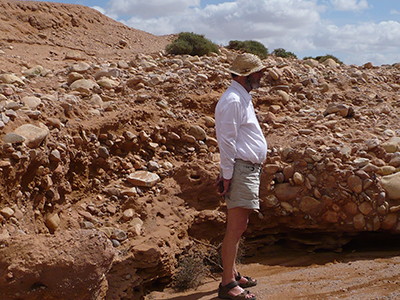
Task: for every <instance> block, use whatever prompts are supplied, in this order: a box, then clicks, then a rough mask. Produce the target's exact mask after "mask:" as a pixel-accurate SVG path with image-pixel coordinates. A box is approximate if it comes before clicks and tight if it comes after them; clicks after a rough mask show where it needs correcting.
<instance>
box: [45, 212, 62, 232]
mask: <svg viewBox="0 0 400 300" xmlns="http://www.w3.org/2000/svg"><path fill="white" fill-rule="evenodd" d="M60 223H61V220H60V217H59V216H58V214H57V213H53V214H50V215H48V216H47V217H46V226H47V228H48V229H49V230H50V231H51V232H54V231H56V230H57V228H58V227H59V226H60Z"/></svg>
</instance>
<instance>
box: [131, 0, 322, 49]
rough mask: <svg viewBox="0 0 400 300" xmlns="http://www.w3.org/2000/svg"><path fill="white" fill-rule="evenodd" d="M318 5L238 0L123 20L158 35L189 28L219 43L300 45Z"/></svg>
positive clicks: (307, 1)
mask: <svg viewBox="0 0 400 300" xmlns="http://www.w3.org/2000/svg"><path fill="white" fill-rule="evenodd" d="M319 9H320V8H319V7H318V6H317V4H316V1H314V0H302V1H299V0H237V1H235V2H224V3H221V4H218V5H208V6H206V7H204V8H203V9H201V8H199V7H194V8H192V9H189V10H187V11H186V13H185V14H181V15H176V16H173V17H168V16H164V17H158V18H148V19H143V18H140V17H136V16H135V17H133V18H130V19H128V20H125V21H124V23H126V24H127V25H129V26H132V27H134V28H137V29H141V30H144V31H147V32H151V33H153V34H158V35H161V34H170V33H178V32H182V31H191V32H195V33H199V34H204V35H205V36H206V37H207V38H209V39H211V40H212V41H214V42H216V43H219V44H224V43H227V42H228V41H230V40H235V39H237V40H249V39H251V40H259V41H261V42H263V43H264V44H265V45H266V46H267V47H269V45H270V44H279V43H280V42H284V44H285V46H290V45H292V44H297V45H299V46H300V47H301V44H303V43H304V44H305V45H307V44H308V43H309V42H308V41H307V40H306V39H307V37H308V36H310V33H312V32H314V30H315V29H316V25H317V24H318V23H319V20H320V17H319V12H318V11H319ZM277 47H278V45H277ZM279 47H281V46H280V45H279ZM288 48H290V49H293V48H292V47H288Z"/></svg>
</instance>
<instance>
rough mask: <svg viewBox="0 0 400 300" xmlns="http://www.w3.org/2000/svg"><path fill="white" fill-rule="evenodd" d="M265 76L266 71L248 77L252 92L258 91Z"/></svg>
mask: <svg viewBox="0 0 400 300" xmlns="http://www.w3.org/2000/svg"><path fill="white" fill-rule="evenodd" d="M263 75H264V70H261V71H258V72H256V73H252V74H250V75H249V76H248V83H249V84H250V86H251V89H252V90H254V89H258V88H259V87H260V81H261V78H262V77H263Z"/></svg>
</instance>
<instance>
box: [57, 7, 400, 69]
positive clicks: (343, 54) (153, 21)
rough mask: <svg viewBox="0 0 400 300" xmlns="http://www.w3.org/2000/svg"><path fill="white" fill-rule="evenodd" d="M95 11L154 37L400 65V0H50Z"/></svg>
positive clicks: (352, 62)
mask: <svg viewBox="0 0 400 300" xmlns="http://www.w3.org/2000/svg"><path fill="white" fill-rule="evenodd" d="M52 2H62V3H72V4H82V5H86V6H89V7H93V8H96V9H97V10H99V11H100V12H102V13H104V14H105V15H107V16H109V17H111V18H113V19H115V20H117V21H120V22H122V23H124V24H126V25H128V26H130V27H133V28H136V29H141V30H144V31H146V32H149V33H152V34H155V35H164V34H171V33H179V32H182V31H190V32H195V33H198V34H204V35H205V36H206V37H207V38H208V39H210V40H211V41H213V42H215V43H217V44H220V45H227V44H228V42H229V41H230V40H256V41H259V42H261V43H263V44H264V45H265V46H266V47H267V48H268V50H269V51H270V52H272V51H273V50H274V49H276V48H284V49H286V50H287V51H291V52H293V53H295V54H296V55H297V56H298V57H299V58H303V57H305V56H317V55H325V54H332V55H335V56H336V57H338V58H339V59H341V60H342V61H343V62H345V63H346V64H357V65H362V64H364V63H366V62H372V63H373V64H375V65H381V64H393V63H397V62H400V0H145V1H143V0H98V1H93V0H86V1H83V0H59V1H57V0H53V1H52Z"/></svg>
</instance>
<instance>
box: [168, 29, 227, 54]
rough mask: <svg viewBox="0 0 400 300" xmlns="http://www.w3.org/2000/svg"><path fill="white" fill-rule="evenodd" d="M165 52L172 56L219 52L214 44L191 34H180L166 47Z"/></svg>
mask: <svg viewBox="0 0 400 300" xmlns="http://www.w3.org/2000/svg"><path fill="white" fill-rule="evenodd" d="M166 51H167V53H168V54H173V55H182V54H189V55H192V56H194V55H199V56H203V55H206V54H209V53H211V52H215V53H218V52H219V51H218V46H217V45H216V44H214V43H213V42H211V41H210V40H208V39H206V38H205V37H204V35H200V34H196V33H193V32H181V33H180V34H179V35H178V38H177V39H176V40H174V41H173V42H172V43H171V44H169V45H167V47H166Z"/></svg>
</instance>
